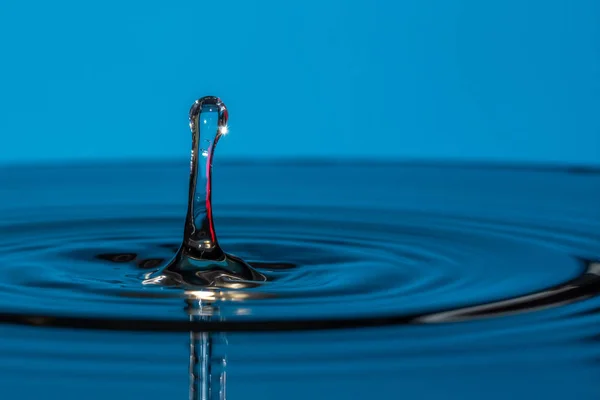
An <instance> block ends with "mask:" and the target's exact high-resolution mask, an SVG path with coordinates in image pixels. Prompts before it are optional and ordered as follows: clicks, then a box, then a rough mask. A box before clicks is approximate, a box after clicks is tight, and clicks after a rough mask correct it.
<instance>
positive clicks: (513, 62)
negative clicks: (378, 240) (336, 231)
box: [0, 0, 600, 164]
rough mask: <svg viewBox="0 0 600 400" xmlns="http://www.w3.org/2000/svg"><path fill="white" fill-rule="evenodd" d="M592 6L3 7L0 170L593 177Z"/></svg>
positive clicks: (350, 2)
mask: <svg viewBox="0 0 600 400" xmlns="http://www.w3.org/2000/svg"><path fill="white" fill-rule="evenodd" d="M599 18H600V2H598V1H595V0H576V1H572V0H568V1H567V0H565V1H552V0H545V1H542V0H540V1H532V0H529V1H523V0H502V1H497V0H494V1H481V0H456V1H448V0H439V1H433V0H408V1H391V0H390V1H382V0H370V1H356V0H345V1H342V0H319V1H316V0H303V1H295V2H285V1H279V0H277V1H276V0H270V1H265V0H263V1H241V0H230V1H206V0H202V1H200V0H197V1H181V2H179V1H173V2H167V1H160V2H158V1H155V0H149V1H137V0H136V1H126V2H123V1H116V0H106V1H91V2H87V1H86V2H82V1H52V2H46V1H41V0H31V1H27V2H24V1H18V0H0V37H1V38H2V39H1V40H0V57H1V63H0V110H1V111H0V135H1V140H2V142H1V145H0V162H29V161H31V160H65V159H68V160H71V159H91V158H94V159H106V158H119V159H124V158H155V157H161V158H187V157H188V153H189V147H190V135H189V132H188V128H187V111H188V109H189V106H190V104H191V102H192V101H193V100H195V99H196V98H197V97H200V96H202V95H205V94H214V95H218V96H220V97H222V99H223V100H224V101H225V102H226V104H227V105H228V107H229V109H230V111H231V119H230V126H231V133H232V134H231V135H230V136H229V137H228V138H227V139H226V140H224V141H223V143H222V144H221V146H220V148H219V153H220V155H219V158H225V157H256V158H267V157H268V158H272V157H362V158H382V157H385V158H410V159H413V158H425V159H440V158H441V159H478V160H497V161H501V160H503V161H514V162H523V161H525V162H561V163H587V164H597V163H598V162H599V160H600V157H599V156H600V118H599V115H598V110H599V109H600V23H599Z"/></svg>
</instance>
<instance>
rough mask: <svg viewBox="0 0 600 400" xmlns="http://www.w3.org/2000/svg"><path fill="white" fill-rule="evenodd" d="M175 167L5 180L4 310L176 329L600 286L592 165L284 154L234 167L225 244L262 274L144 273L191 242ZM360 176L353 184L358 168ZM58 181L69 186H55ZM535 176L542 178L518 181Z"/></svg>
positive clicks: (227, 190)
mask: <svg viewBox="0 0 600 400" xmlns="http://www.w3.org/2000/svg"><path fill="white" fill-rule="evenodd" d="M180 167H181V166H179V165H176V166H173V165H163V166H157V165H150V166H149V165H135V166H114V165H113V166H96V167H90V166H83V167H81V168H77V169H68V170H67V169H63V168H57V169H56V170H54V171H53V170H52V169H50V170H36V169H35V168H29V169H24V170H23V171H20V175H19V178H20V180H21V181H22V182H24V183H22V184H21V185H18V184H17V180H18V179H17V178H16V177H15V176H14V175H11V176H9V175H4V176H0V179H1V181H2V183H4V187H5V188H8V189H6V190H5V191H4V193H3V194H4V198H5V199H7V201H6V202H5V203H4V208H3V211H2V213H3V215H5V216H6V217H5V218H3V220H2V222H0V226H1V232H2V235H1V238H0V317H1V318H2V319H4V320H5V321H12V322H19V323H27V324H44V325H62V326H77V327H87V328H109V329H136V330H145V329H151V330H175V331H176V330H190V329H197V330H223V329H226V330H273V329H275V330H278V329H319V328H335V327H350V326H374V325H382V324H391V323H412V324H415V323H440V322H451V321H459V320H472V319H474V318H482V317H491V316H497V315H505V314H514V313H520V312H523V311H536V310H540V309H545V308H548V307H558V306H560V305H563V304H566V303H572V302H575V301H578V300H584V299H586V298H589V297H591V296H594V295H595V294H596V293H597V292H598V290H599V287H600V285H599V282H600V268H599V267H598V264H597V263H596V261H597V260H598V259H599V258H600V257H598V256H599V255H600V252H599V250H600V235H599V233H598V232H599V230H598V228H599V225H598V221H599V220H600V219H595V220H594V218H595V216H597V214H598V211H597V209H596V208H597V207H595V206H593V204H595V203H594V201H593V197H590V195H591V196H596V198H600V196H598V193H596V192H597V191H598V189H597V187H598V186H596V187H593V185H592V184H593V182H592V181H594V180H595V181H598V177H597V176H596V175H594V174H591V175H590V174H586V175H585V176H584V177H582V176H580V175H577V174H570V173H567V172H565V171H550V170H548V171H546V170H542V171H535V170H524V171H521V172H519V173H518V174H516V173H514V172H512V173H511V171H507V170H502V169H493V168H490V169H487V170H483V171H479V170H477V169H464V168H460V167H452V168H450V167H448V168H444V169H442V168H435V167H427V166H406V165H391V166H390V165H387V166H378V165H374V166H369V167H366V166H362V167H352V166H348V165H339V166H336V165H333V166H326V167H324V166H322V165H307V166H305V167H303V168H301V169H300V170H301V171H303V172H304V173H303V174H300V175H297V176H295V178H294V174H298V168H291V169H289V168H290V167H289V166H287V168H288V169H289V170H288V173H289V174H288V175H287V176H286V178H288V179H286V180H285V182H283V183H282V182H276V179H277V176H282V174H283V175H285V174H284V173H282V171H281V169H282V168H283V169H284V170H285V168H286V166H285V165H284V166H283V167H282V166H278V167H277V168H269V166H268V165H267V166H265V165H258V166H256V165H250V166H244V167H240V166H236V165H231V166H228V168H223V169H224V170H225V172H226V173H225V176H223V177H219V176H218V175H217V177H216V178H215V179H216V182H219V180H221V181H222V182H226V185H222V186H218V185H217V186H216V189H215V194H216V195H217V196H215V204H216V206H215V225H216V227H217V230H218V233H219V236H220V238H221V240H220V241H221V244H222V247H223V248H224V249H225V250H226V251H227V252H229V253H232V254H235V255H237V256H240V257H242V258H243V259H245V260H246V261H248V262H250V263H251V264H252V265H253V266H255V267H256V268H257V269H258V270H259V271H260V272H262V273H263V274H265V275H266V276H267V277H268V282H267V283H266V284H264V285H261V286H260V287H256V288H249V289H240V290H228V291H221V292H215V291H194V292H189V291H188V292H184V291H183V290H181V289H179V288H169V287H162V286H156V285H143V284H142V281H143V280H144V279H145V278H146V277H148V276H149V275H150V274H151V273H152V272H154V271H156V270H158V268H159V267H160V266H162V265H164V264H165V263H166V262H167V261H168V260H169V259H170V258H171V257H172V256H173V255H174V253H175V251H176V250H177V247H178V244H179V243H180V241H181V234H182V231H181V229H182V218H183V216H184V214H183V213H182V210H183V207H184V204H183V203H181V202H180V203H177V202H176V201H177V200H181V199H183V198H184V197H183V196H181V193H183V190H184V185H181V187H178V186H177V185H176V184H177V183H178V182H181V181H182V179H180V178H178V177H177V174H178V173H180V169H181V168H180ZM353 168H355V169H353ZM361 168H362V169H361ZM274 171H276V173H275V174H274ZM382 171H386V173H385V175H384V174H383V173H382ZM357 172H358V173H357ZM410 172H412V174H411V173H410ZM360 173H362V174H363V175H364V179H363V180H362V181H361V182H362V183H363V185H362V186H361V190H360V191H358V190H357V186H356V182H355V181H354V180H352V179H348V178H349V177H350V176H353V177H360ZM436 173H437V175H436ZM47 174H50V175H51V176H45V175H47ZM290 175H291V176H290ZM438 175H441V177H442V178H440V177H439V176H438ZM59 176H60V177H61V178H62V179H63V180H66V181H67V182H66V183H65V184H64V185H60V186H59V187H58V189H60V190H54V191H53V190H49V187H48V185H50V184H51V182H53V180H54V182H56V180H57V179H58V177H59ZM150 177H153V178H150ZM252 177H255V178H254V179H253V178H252ZM256 177H260V178H261V179H258V178H256ZM383 177H387V181H386V180H385V179H382V178H383ZM182 178H185V175H183V176H182ZM524 179H528V180H529V185H530V187H531V190H529V191H526V192H524V191H521V192H520V191H519V190H515V189H518V188H520V187H521V188H525V183H524V182H523V180H524ZM329 182H335V185H333V184H332V185H329V184H328V183H329ZM449 182H455V183H460V185H461V186H460V189H458V188H456V189H454V190H449V189H448V186H447V185H448V183H449ZM150 183H152V184H150ZM561 185H562V187H561ZM565 186H566V187H565ZM511 188H512V190H509V189H511ZM555 188H558V189H562V190H563V191H564V190H566V191H565V192H564V193H568V195H569V196H570V197H569V199H570V202H568V201H565V199H564V198H563V201H562V202H560V201H557V200H556V193H557V192H556V191H555ZM40 189H42V190H40ZM44 189H45V190H46V191H44ZM492 189H493V190H492ZM219 191H221V192H219ZM582 192H583V193H582ZM39 193H44V194H45V195H44V196H41V197H40V196H39ZM219 194H221V195H220V196H218V195H219ZM582 194H586V195H587V197H584V196H582ZM551 195H554V196H553V197H552V196H551ZM36 196H37V197H36ZM261 199H262V201H261ZM219 201H220V202H219ZM100 204H101V205H100ZM42 206H43V207H42ZM190 297H191V298H194V299H198V300H201V301H202V302H204V304H208V305H210V306H211V308H212V309H213V310H214V313H213V317H212V319H211V320H210V321H206V320H203V321H202V322H198V321H194V322H190V320H189V313H188V310H187V306H186V301H185V299H186V298H190Z"/></svg>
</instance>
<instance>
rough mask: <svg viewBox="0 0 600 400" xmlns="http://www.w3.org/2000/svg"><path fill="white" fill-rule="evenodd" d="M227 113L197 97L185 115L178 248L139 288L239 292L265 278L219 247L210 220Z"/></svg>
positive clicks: (219, 103)
mask: <svg viewBox="0 0 600 400" xmlns="http://www.w3.org/2000/svg"><path fill="white" fill-rule="evenodd" d="M228 118H229V113H228V111H227V107H226V106H225V104H224V103H223V101H221V99H219V98H218V97H215V96H205V97H202V98H200V99H198V100H196V101H195V102H194V104H192V107H191V108H190V113H189V120H190V130H191V132H192V152H191V159H190V184H189V194H188V209H187V215H186V219H185V228H184V234H183V243H182V245H181V247H180V248H179V251H178V252H177V254H176V255H175V257H174V258H173V260H172V261H171V262H170V263H169V264H168V265H167V266H166V267H165V268H163V269H162V270H161V271H160V273H158V274H154V275H152V276H150V277H149V278H148V279H146V280H144V282H143V283H144V284H146V285H149V284H160V285H167V286H183V287H187V288H189V287H190V286H191V287H202V288H206V289H219V288H227V289H241V288H248V287H254V286H257V285H258V284H259V282H263V281H265V280H266V278H265V277H264V276H263V275H262V274H260V273H259V272H258V271H256V270H255V269H254V268H252V267H251V266H250V265H249V264H247V263H246V262H245V261H243V260H242V259H240V258H238V257H236V256H234V255H231V254H227V253H225V252H224V251H223V250H222V249H221V247H220V246H219V241H218V239H217V234H216V232H215V226H214V221H213V215H212V164H213V159H214V154H215V148H216V146H217V143H218V142H219V139H220V138H221V136H222V135H225V134H227V132H228V126H227V120H228Z"/></svg>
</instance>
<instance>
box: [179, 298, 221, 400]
mask: <svg viewBox="0 0 600 400" xmlns="http://www.w3.org/2000/svg"><path fill="white" fill-rule="evenodd" d="M186 302H187V305H188V306H187V312H188V313H189V316H190V321H210V320H212V319H214V318H215V308H214V307H213V306H211V305H210V304H207V303H206V302H205V301H202V300H187V301H186ZM226 346H227V338H226V336H225V334H224V333H219V332H217V333H208V332H190V365H189V375H190V389H189V392H190V393H189V394H190V397H189V398H190V400H225V399H226V398H227V392H226V386H227V371H226V366H227V357H226V353H225V348H226ZM215 350H216V351H215Z"/></svg>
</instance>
